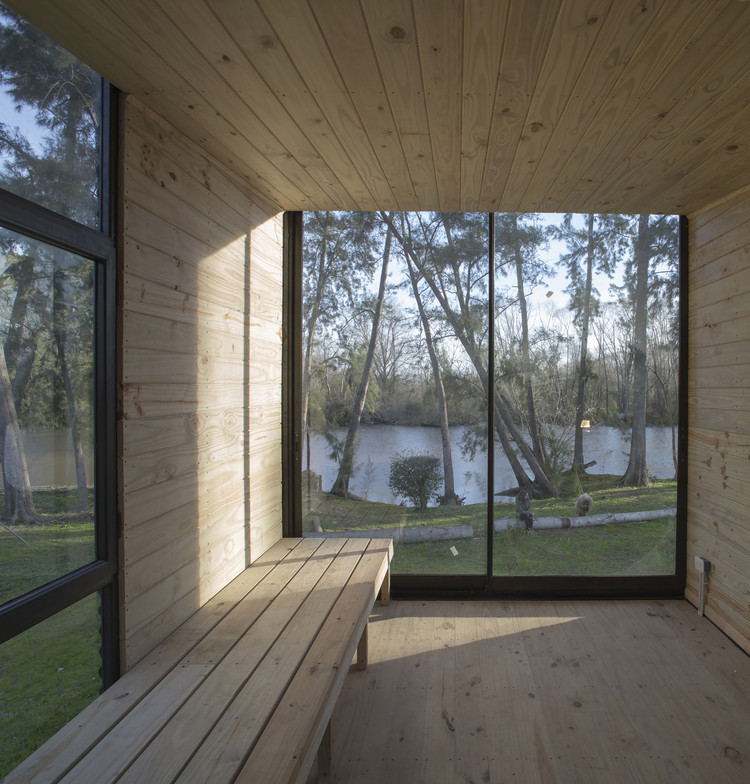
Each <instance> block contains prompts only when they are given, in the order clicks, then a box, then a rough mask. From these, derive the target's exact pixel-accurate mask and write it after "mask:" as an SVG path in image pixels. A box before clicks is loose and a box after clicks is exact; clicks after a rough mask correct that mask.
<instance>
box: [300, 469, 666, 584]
mask: <svg viewBox="0 0 750 784" xmlns="http://www.w3.org/2000/svg"><path fill="white" fill-rule="evenodd" d="M566 484H567V486H566V487H564V492H566V497H563V498H550V499H545V500H540V501H534V503H533V510H534V513H535V515H536V516H537V517H570V516H573V515H574V514H575V511H574V508H573V507H574V502H575V498H577V497H578V495H579V494H580V493H581V492H582V491H585V492H587V493H589V494H590V495H591V497H592V498H593V502H594V503H593V508H592V511H591V513H592V514H598V513H602V512H639V511H645V510H649V509H665V508H670V507H674V506H675V504H676V496H677V483H676V481H675V480H664V481H657V482H654V483H652V484H651V485H650V486H649V487H643V488H632V487H617V477H614V476H606V475H598V474H593V475H587V474H583V475H581V476H580V478H577V477H574V476H572V475H571V476H569V477H567V478H566ZM514 515H515V507H514V505H513V504H512V503H510V504H508V503H496V504H495V506H494V516H495V519H499V518H501V517H506V516H508V517H514ZM314 517H317V518H318V521H319V522H320V524H321V526H322V527H323V530H325V531H341V532H342V533H343V532H345V531H347V530H367V529H368V528H383V529H388V528H400V527H413V526H414V527H417V526H429V525H434V526H458V525H471V526H472V527H473V529H474V537H473V538H472V539H458V540H444V541H438V542H419V543H408V544H407V543H404V544H398V545H397V546H396V549H395V554H394V559H393V573H394V574H484V571H485V560H486V552H487V538H486V528H487V508H486V506H485V505H484V504H472V505H467V506H454V507H450V506H437V507H431V508H429V509H427V510H425V511H423V512H418V511H416V510H413V509H408V508H406V507H404V506H398V505H395V504H384V503H376V502H369V501H357V500H353V499H342V498H338V497H335V496H330V495H327V494H320V495H318V496H316V497H315V498H314V499H312V504H311V508H310V509H309V510H308V512H307V514H306V515H305V518H304V520H303V528H304V530H312V529H313V518H314ZM451 547H455V548H456V550H457V551H458V555H457V556H454V555H453V553H452V552H451V549H450V548H451ZM674 553H675V521H674V518H667V519H663V520H653V521H649V522H645V523H611V524H609V525H597V526H591V527H590V528H575V529H567V530H562V529H560V530H555V529H546V530H541V529H540V530H538V531H537V533H536V536H529V535H527V534H526V533H525V532H524V531H520V530H512V531H508V532H504V533H500V534H496V535H495V540H494V545H493V563H494V572H495V574H498V575H500V574H515V575H601V576H614V575H638V574H642V575H645V574H672V573H673V571H674Z"/></svg>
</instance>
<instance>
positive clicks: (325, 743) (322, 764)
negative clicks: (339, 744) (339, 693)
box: [318, 721, 333, 784]
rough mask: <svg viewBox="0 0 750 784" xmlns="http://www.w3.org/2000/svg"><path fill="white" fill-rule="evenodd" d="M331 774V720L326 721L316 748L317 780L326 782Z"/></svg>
mask: <svg viewBox="0 0 750 784" xmlns="http://www.w3.org/2000/svg"><path fill="white" fill-rule="evenodd" d="M332 775H333V732H332V730H331V722H330V721H329V722H328V726H327V727H326V731H325V733H324V734H323V738H322V739H321V741H320V748H319V749H318V781H319V782H320V783H321V784H323V782H328V781H330V780H331V776H332Z"/></svg>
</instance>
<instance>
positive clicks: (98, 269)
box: [0, 79, 120, 689]
mask: <svg viewBox="0 0 750 784" xmlns="http://www.w3.org/2000/svg"><path fill="white" fill-rule="evenodd" d="M118 100H119V98H118V94H117V91H116V90H115V88H114V87H112V86H111V85H110V84H109V83H108V82H107V81H106V80H104V79H102V131H101V144H100V171H101V180H100V181H101V199H100V230H99V231H97V230H96V229H93V228H90V227H88V226H85V225H83V224H80V223H77V222H76V221H74V220H71V219H70V218H67V217H65V216H63V215H60V214H58V213H56V212H53V211H51V210H49V209H47V208H45V207H41V206H39V205H37V204H34V203H33V202H31V201H28V200H26V199H24V198H22V197H20V196H16V195H15V194H13V193H10V192H9V191H6V190H3V189H2V188H1V187H0V225H1V226H3V227H4V228H6V229H9V230H11V231H15V232H18V233H20V234H24V235H26V236H28V237H31V238H32V239H36V240H40V241H42V242H45V243H47V244H49V245H53V246H55V247H57V248H60V249H62V250H65V251H68V252H70V253H74V254H76V255H77V256H81V257H83V258H86V259H89V260H90V261H92V262H94V318H95V322H94V367H95V371H94V421H95V426H94V432H95V443H94V447H95V453H94V477H95V478H94V487H95V500H94V509H95V515H94V520H95V522H94V528H95V558H94V560H93V561H91V562H90V563H88V564H86V565H85V566H83V567H81V568H79V569H76V570H74V571H72V572H69V573H68V574H65V575H63V576H61V577H59V578H57V579H56V580H53V581H52V582H49V583H47V584H46V585H42V586H39V587H37V588H35V589H33V590H32V591H29V592H28V593H26V594H23V595H22V596H19V597H16V598H14V599H11V600H10V601H8V602H6V603H5V604H3V605H2V606H0V644H2V643H3V642H6V641H7V640H10V639H12V638H13V637H16V636H18V635H19V634H22V633H23V632H25V631H27V630H28V629H30V628H32V627H33V626H35V625H37V624H38V623H40V622H42V621H44V620H47V619H48V618H51V617H52V616H53V615H55V614H57V613H59V612H61V611H62V610H64V609H66V608H67V607H70V606H71V605H73V604H75V603H76V602H78V601H80V600H81V599H84V598H86V597H87V596H90V595H91V594H93V593H97V592H99V593H100V613H101V651H102V670H101V675H102V688H103V689H104V688H107V687H108V686H110V685H111V684H112V683H113V682H114V681H115V680H116V679H117V678H118V677H119V675H120V672H119V648H120V641H119V619H118V612H119V597H118V579H119V577H118V575H119V572H118V541H117V540H118V518H117V508H118V507H117V446H116V444H117V441H116V400H117V363H118V345H119V341H118V324H117V253H116V228H117V220H116V209H117V183H116V173H117V170H118V153H117V138H118V126H119V118H118Z"/></svg>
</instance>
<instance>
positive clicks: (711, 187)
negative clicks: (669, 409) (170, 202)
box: [6, 0, 750, 214]
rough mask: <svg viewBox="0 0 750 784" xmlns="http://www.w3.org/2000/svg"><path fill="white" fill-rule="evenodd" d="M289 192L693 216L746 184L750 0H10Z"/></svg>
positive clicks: (213, 145)
mask: <svg viewBox="0 0 750 784" xmlns="http://www.w3.org/2000/svg"><path fill="white" fill-rule="evenodd" d="M6 3H7V5H9V6H11V7H13V8H15V9H16V10H17V11H19V12H20V13H21V14H23V15H24V16H26V17H27V18H28V19H29V20H30V21H31V22H33V23H34V24H35V25H37V26H38V27H39V28H41V29H42V30H44V31H45V32H46V33H47V34H48V35H50V36H51V37H53V38H54V39H55V40H57V41H58V42H59V43H61V44H62V45H63V46H65V47H66V48H68V49H69V50H70V51H72V52H73V53H74V54H76V55H77V56H78V57H80V58H81V59H82V60H84V61H85V62H87V63H88V64H89V65H91V66H92V67H94V68H95V69H97V70H98V71H99V72H100V73H102V74H103V75H104V76H106V77H107V78H108V79H109V80H110V81H112V82H113V83H114V84H115V85H117V87H119V88H120V89H122V90H124V91H126V92H128V93H132V94H133V95H136V96H138V98H140V99H141V100H142V101H143V102H144V103H145V104H147V105H148V106H149V107H151V108H152V109H153V110H155V111H156V112H158V113H159V114H160V115H162V116H163V117H165V118H166V119H167V120H169V121H170V122H171V123H172V124H173V125H175V126H176V127H177V128H178V129H180V130H181V131H182V132H183V133H185V134H186V135H187V136H188V137H190V138H192V139H193V140H195V141H196V142H197V143H198V144H200V145H201V146H202V147H204V148H205V149H206V150H208V151H209V152H211V153H212V154H213V155H214V156H215V157H216V158H218V159H219V160H221V161H223V162H224V163H225V164H226V165H227V166H229V167H231V168H232V169H233V170H235V171H236V172H238V173H239V174H240V175H242V176H243V177H244V178H245V179H246V180H247V181H248V182H249V183H250V184H251V186H252V187H253V189H254V190H256V191H257V192H258V193H260V194H263V195H264V196H265V197H266V198H267V199H269V200H270V201H271V202H272V203H274V204H275V205H277V206H278V207H279V208H282V209H360V210H372V209H376V208H385V209H399V210H438V209H439V210H446V211H452V210H482V211H489V210H498V211H545V212H557V211H582V212H588V211H601V212H669V213H688V214H689V213H692V212H694V211H696V210H698V209H700V208H702V207H705V206H706V205H708V204H710V203H712V202H715V201H717V200H719V199H721V198H722V197H724V196H726V195H728V194H730V193H732V192H734V191H736V190H738V189H739V188H742V187H744V186H747V185H750V2H743V0H611V1H608V0H6Z"/></svg>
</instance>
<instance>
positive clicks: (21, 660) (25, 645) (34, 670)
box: [0, 491, 101, 778]
mask: <svg viewBox="0 0 750 784" xmlns="http://www.w3.org/2000/svg"><path fill="white" fill-rule="evenodd" d="M34 502H35V505H36V509H37V512H38V513H39V516H40V522H39V523H38V524H35V525H13V526H11V530H12V531H13V532H14V533H15V534H17V535H18V536H20V537H22V538H23V539H24V540H25V541H26V542H27V543H28V546H27V544H24V543H23V542H22V541H20V540H19V539H18V538H17V537H16V536H14V535H13V534H11V533H9V532H8V531H7V530H6V529H4V528H2V527H0V603H2V602H6V601H8V600H9V599H13V598H16V597H17V596H20V595H21V594H24V593H26V592H27V591H29V590H31V589H33V588H36V587H38V586H40V585H44V584H45V583H48V582H50V581H51V580H53V579H55V578H57V577H60V576H61V575H63V574H66V573H67V572H70V571H72V570H74V569H77V568H78V567H79V566H83V565H84V564H87V563H89V562H90V561H92V560H93V558H94V544H93V543H94V529H93V523H92V516H91V513H90V512H77V511H76V510H75V509H74V504H75V493H67V492H64V491H49V492H38V493H35V494H34ZM0 504H2V499H1V498H0ZM100 623H101V621H100V618H99V598H98V596H97V595H92V596H89V597H87V598H86V599H84V600H82V601H80V602H78V603H77V604H75V605H73V606H72V607H69V608H68V609H66V610H65V611H63V612H61V613H58V614H56V615H54V616H53V617H52V618H50V619H48V620H47V621H43V622H42V623H40V624H38V625H37V626H34V627H33V628H32V629H29V630H28V631H26V632H24V633H23V634H21V635H19V636H18V637H14V638H13V639H12V640H9V641H8V642H6V643H3V645H2V646H0V778H1V777H2V776H4V775H5V774H6V773H8V772H9V771H10V770H12V769H13V768H14V767H15V766H16V765H18V763H19V762H21V760H23V759H24V758H25V757H27V756H28V755H29V754H30V753H31V752H32V751H34V749H36V748H37V747H38V746H39V745H41V744H42V743H43V742H44V741H45V740H47V738H49V737H50V736H51V735H53V734H54V733H55V732H56V731H57V730H58V729H59V728H60V727H62V726H63V725H64V724H65V723H66V722H67V721H68V720H69V719H71V718H72V717H73V716H75V715H76V714H77V713H79V712H80V711H81V710H83V708H85V707H86V705H88V704H89V703H90V702H91V701H92V700H93V699H94V698H95V697H96V696H97V695H98V694H99V690H100V687H101V677H100V675H99V668H100V667H101V655H100V652H99V649H100V634H99V627H100Z"/></svg>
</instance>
